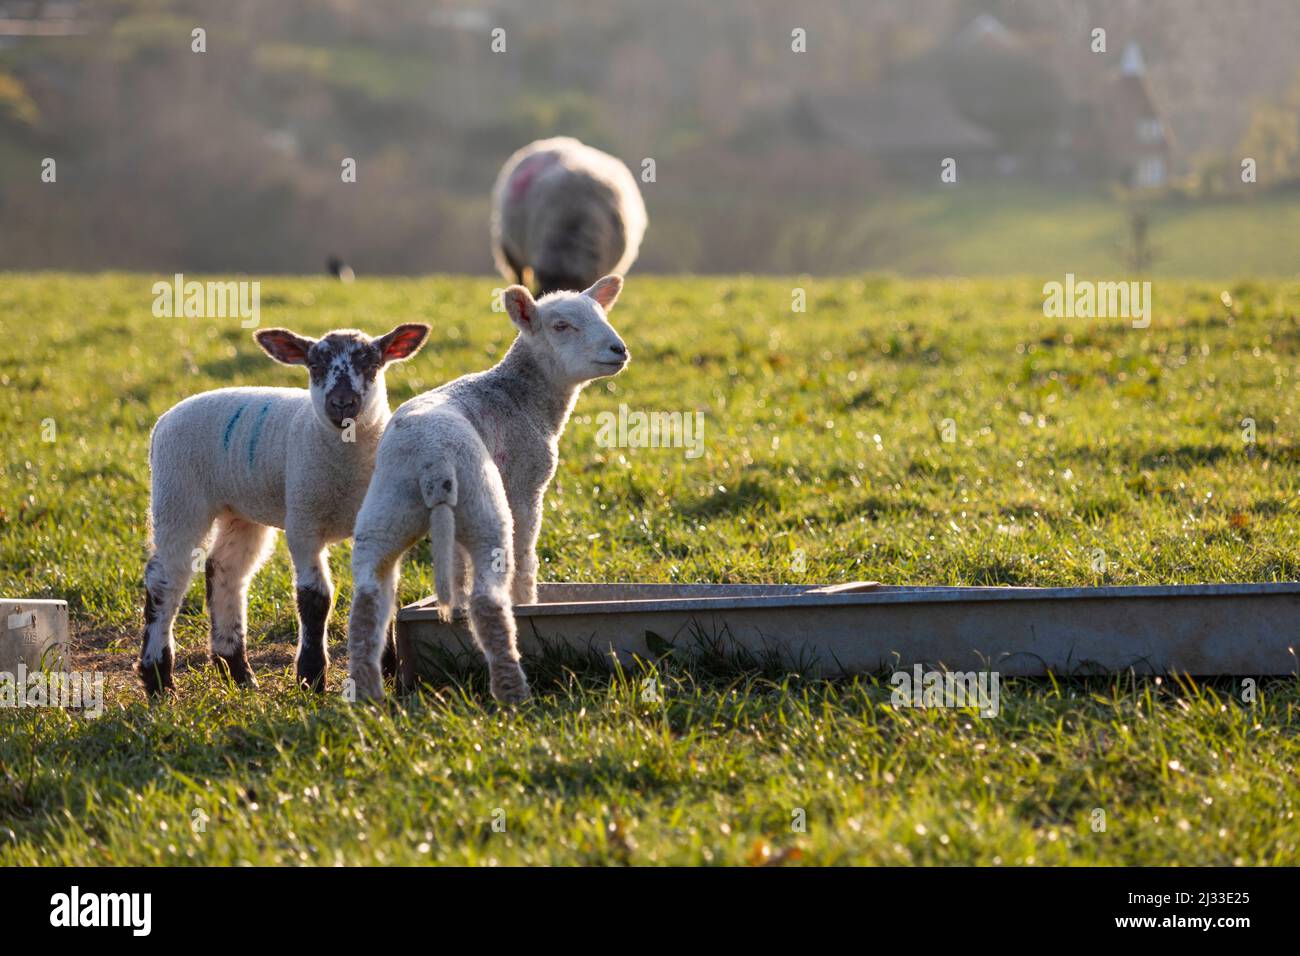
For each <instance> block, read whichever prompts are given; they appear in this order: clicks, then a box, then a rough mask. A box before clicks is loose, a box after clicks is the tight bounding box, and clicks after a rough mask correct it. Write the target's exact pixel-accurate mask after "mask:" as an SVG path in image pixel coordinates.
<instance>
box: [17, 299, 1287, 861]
mask: <svg viewBox="0 0 1300 956" xmlns="http://www.w3.org/2000/svg"><path fill="white" fill-rule="evenodd" d="M156 278H158V277H154V276H137V275H110V276H100V277H72V276H64V275H58V274H44V275H6V276H3V277H0V387H3V397H4V409H5V413H4V415H3V416H2V417H0V438H2V439H3V441H4V447H5V457H4V481H3V486H2V487H0V594H4V595H5V596H18V595H23V596H29V597H37V596H44V597H63V598H66V599H67V600H68V602H69V606H70V608H71V611H72V616H73V622H74V629H75V630H76V632H77V640H76V644H77V647H76V656H75V658H74V664H77V665H78V666H80V667H81V668H83V669H85V668H95V669H98V670H103V671H106V672H107V673H108V674H109V677H110V680H109V694H108V700H109V708H108V712H107V713H105V714H104V715H103V716H101V717H99V718H98V719H95V720H87V719H85V718H83V717H80V716H73V715H70V714H67V713H65V712H61V711H51V710H45V709H41V710H35V709H21V710H0V863H6V864H35V863H46V864H48V863H77V864H80V863H89V864H150V863H174V862H181V863H183V862H194V863H236V862H252V863H335V862H346V863H414V862H450V863H471V864H481V863H493V862H495V863H502V864H513V863H525V862H547V863H634V864H637V863H720V864H746V863H749V864H759V863H802V864H827V863H917V862H920V863H1001V864H1008V865H1011V864H1019V863H1030V862H1032V863H1043V864H1055V863H1107V864H1138V863H1149V864H1162V863H1175V862H1178V863H1184V864H1210V863H1226V864H1233V863H1242V864H1255V863H1284V862H1293V861H1294V859H1295V857H1296V853H1297V844H1300V821H1298V820H1297V819H1296V812H1297V803H1300V778H1297V775H1296V773H1295V767H1296V764H1297V759H1298V758H1300V739H1298V733H1297V732H1298V731H1300V685H1297V683H1296V682H1295V681H1294V680H1284V681H1270V682H1264V683H1262V684H1261V685H1260V687H1259V693H1258V696H1257V698H1256V699H1255V700H1253V701H1247V700H1243V698H1242V688H1241V687H1240V686H1239V684H1238V683H1237V682H1234V681H1231V680H1221V681H1217V682H1212V683H1210V684H1193V683H1191V682H1190V681H1177V680H1173V681H1171V680H1168V679H1166V680H1164V681H1158V680H1148V679H1139V678H1132V677H1126V678H1116V679H1114V680H1097V679H1093V680H1089V681H1081V680H1064V679H1063V680H1058V681H1047V680H1041V681H1032V680H1014V681H1010V680H1008V681H1004V682H1003V686H1002V711H1001V714H1000V715H999V716H998V717H997V718H995V719H981V718H980V717H978V716H977V715H976V713H975V712H974V710H973V709H971V710H955V709H930V710H922V709H904V710H896V709H894V708H893V707H892V706H891V705H890V702H889V690H890V688H889V686H888V683H887V680H886V679H885V678H874V679H873V678H861V679H858V680H855V681H837V682H823V681H813V680H810V679H807V678H803V677H801V676H800V675H798V674H783V673H779V672H772V671H770V670H769V671H764V672H745V671H744V670H743V669H741V668H739V667H733V668H727V667H725V666H724V667H714V668H711V669H710V670H709V671H708V672H707V673H705V672H702V671H700V670H695V671H691V670H690V669H688V668H686V667H684V666H683V665H682V664H681V663H680V662H674V661H672V660H671V659H669V660H667V661H663V662H659V663H658V664H650V663H647V664H645V665H644V668H645V669H646V670H647V671H649V670H657V672H658V676H659V677H660V679H661V681H662V684H663V687H664V690H665V693H664V698H663V700H662V702H659V703H653V702H645V701H643V700H642V699H641V695H640V693H639V691H640V687H641V681H642V678H644V676H646V675H645V674H644V673H639V672H635V673H634V672H625V673H623V674H620V675H615V676H613V677H610V676H608V675H605V674H604V673H602V672H595V671H592V670H591V669H585V668H581V667H578V668H575V669H567V668H566V667H565V666H564V662H563V661H559V660H553V659H541V660H530V661H526V662H525V663H526V667H528V668H529V669H530V673H532V674H533V675H534V677H535V689H536V691H537V692H538V693H537V696H536V698H535V699H534V700H533V701H532V702H530V703H529V704H527V705H526V706H524V707H522V708H520V709H518V710H514V711H509V710H502V709H501V708H498V707H497V706H496V705H494V704H493V703H492V702H491V700H490V698H488V697H487V695H486V690H485V686H484V685H485V683H486V680H485V675H484V674H482V673H480V672H478V671H471V672H469V673H467V674H466V675H465V679H464V680H463V681H461V682H458V683H456V684H449V685H448V686H446V687H443V688H440V689H438V690H436V691H432V692H429V693H426V694H425V695H423V696H422V697H419V698H410V699H406V700H402V701H398V702H394V703H391V704H390V705H388V706H385V707H382V708H368V707H357V706H352V705H349V704H347V703H346V702H345V701H343V700H342V699H341V697H340V696H339V695H337V694H331V695H330V696H329V697H328V698H326V699H323V700H321V699H314V698H311V697H308V696H306V695H303V694H301V693H300V692H298V691H296V690H294V689H292V688H291V686H290V685H291V682H290V680H289V669H291V666H292V665H291V657H292V642H293V640H294V632H295V625H294V620H293V602H292V590H291V585H290V571H289V564H288V558H287V554H286V553H285V550H284V547H283V544H282V543H280V544H279V545H277V551H276V554H275V556H274V558H273V560H272V561H271V562H270V564H269V565H268V566H267V567H266V568H265V569H264V570H263V571H262V573H261V574H260V575H259V577H258V579H257V580H256V582H255V583H254V586H253V593H252V598H251V602H250V611H249V615H250V641H251V644H252V654H251V656H252V658H253V661H254V665H255V667H256V668H257V670H258V673H259V679H260V680H261V682H262V688H261V690H260V691H257V692H252V693H243V692H237V691H233V690H230V689H227V688H226V687H224V686H223V685H222V684H220V683H219V682H218V681H217V680H216V679H215V677H214V675H213V673H212V671H211V670H210V669H208V668H207V667H206V666H205V665H204V663H203V661H204V659H205V653H204V652H205V645H206V639H207V624H206V617H205V615H204V612H203V607H202V584H201V583H199V582H196V584H195V585H194V587H193V589H192V591H191V594H190V598H189V600H188V602H187V604H186V606H185V607H184V609H183V610H182V614H181V618H180V619H179V621H178V625H177V637H178V642H179V644H180V647H181V654H180V661H181V664H182V670H181V672H180V674H179V675H178V686H179V690H180V694H179V698H178V699H177V700H176V701H173V702H168V703H165V704H162V705H160V706H157V707H153V708H150V707H149V706H147V705H146V703H145V701H144V698H143V695H142V693H141V692H140V691H139V689H138V688H137V687H136V685H135V683H134V680H133V678H132V677H131V675H130V673H129V670H128V668H129V665H130V662H131V660H132V658H133V655H134V653H135V652H136V649H137V629H138V627H139V619H140V601H141V589H140V580H141V571H142V565H143V561H144V558H145V554H146V551H145V548H146V508H147V499H148V469H147V465H146V448H147V443H148V434H149V429H150V427H151V425H152V424H153V422H154V420H155V419H156V417H157V416H158V415H159V414H160V413H161V412H163V411H164V410H165V409H167V408H168V407H169V406H170V405H171V404H173V403H174V402H176V401H178V400H179V399H181V398H183V397H185V396H187V395H189V394H192V393H194V392H196V391H200V390H203V389H207V388H213V387H218V386H224V385H231V384H240V383H243V384H252V383H257V384H281V385H283V384H301V382H300V376H299V375H298V374H297V371H298V370H294V369H287V368H284V367H281V366H277V365H275V364H273V363H272V362H271V361H270V360H269V359H268V358H266V357H265V356H264V355H263V354H262V353H261V352H260V350H259V349H257V347H256V346H255V344H254V343H253V341H252V339H251V337H250V333H249V330H246V329H241V328H240V327H239V323H238V320H236V319H213V320H208V319H156V318H154V317H153V316H152V314H151V305H152V301H153V295H152V292H151V286H152V284H153V282H154V281H155V279H156ZM191 278H192V277H191ZM1060 278H1061V276H1060V275H1049V276H1045V277H1041V278H1035V279H1028V278H1025V279H1007V280H978V281H958V280H952V281H939V280H934V281H912V280H895V279H889V278H879V277H861V278H844V279H834V280H820V279H819V280H811V279H807V280H801V279H791V280H778V279H763V280H757V279H750V278H695V279H680V280H679V279H668V278H656V277H637V276H635V275H634V276H633V277H632V279H631V280H630V281H629V283H628V287H627V289H626V291H625V292H624V296H623V299H622V300H621V302H620V303H619V305H618V307H617V308H616V309H615V311H614V313H613V314H612V317H611V318H612V320H613V322H614V324H615V326H616V327H617V328H618V329H619V330H620V332H621V333H622V334H623V336H624V338H625V339H626V340H627V342H628V344H629V346H630V347H631V349H632V352H633V362H632V365H631V367H630V368H629V369H628V371H627V372H625V373H624V374H622V375H621V376H619V377H617V378H615V379H612V380H609V381H606V382H602V383H599V384H597V385H595V386H593V387H592V388H590V389H588V390H587V392H586V393H584V395H583V397H582V398H581V400H580V401H579V404H578V409H577V412H576V414H575V417H574V419H573V420H572V421H571V423H570V425H569V429H568V431H567V433H566V434H565V436H564V439H563V441H562V443H561V448H562V456H563V460H562V463H561V467H560V471H559V474H558V476H557V478H556V481H555V483H554V484H553V486H552V488H551V490H550V492H549V495H548V505H547V514H546V520H545V523H544V525H543V529H542V537H541V544H540V551H541V557H542V560H543V572H542V578H543V580H578V581H593V580H618V579H622V580H644V581H681V582H695V581H731V582H741V581H784V582H797V581H808V582H836V581H846V580H854V579H862V578H871V579H876V580H881V581H887V582H896V583H913V584H921V583H930V584H982V585H989V584H1034V585H1066V584H1100V583H1110V584H1121V583H1132V584H1137V583H1179V582H1196V581H1274V580H1289V579H1295V578H1297V577H1298V576H1300V574H1298V570H1300V569H1298V568H1297V555H1298V554H1300V550H1298V545H1300V540H1298V539H1300V526H1298V522H1297V521H1296V512H1297V510H1298V508H1300V505H1298V503H1297V497H1296V490H1297V487H1296V486H1297V481H1298V480H1300V446H1298V444H1297V416H1296V405H1297V398H1298V393H1297V385H1298V382H1300V379H1298V378H1297V376H1298V375H1300V309H1298V305H1297V303H1298V299H1297V296H1296V290H1295V287H1294V285H1290V286H1288V285H1287V284H1284V283H1280V282H1274V281H1262V280H1261V281H1243V282H1231V283H1208V282H1202V283H1197V282H1183V281H1175V280H1159V279H1158V280H1156V281H1155V283H1154V285H1153V297H1154V320H1153V322H1152V325H1151V327H1150V328H1149V329H1145V330H1137V329H1133V328H1131V327H1129V326H1128V325H1127V324H1126V323H1124V322H1121V321H1118V320H1108V321H1101V320H1083V319H1076V320H1061V321H1057V320H1049V319H1046V318H1044V316H1043V312H1042V292H1041V289H1042V284H1043V282H1044V281H1046V280H1047V279H1057V280H1059V279H1060ZM495 284H496V283H494V282H492V281H491V280H489V279H486V278H484V279H478V278H474V279H457V278H440V279H424V280H393V281H361V282H358V283H356V284H355V285H352V286H343V285H340V284H337V283H333V282H326V281H324V280H317V279H301V278H293V279H290V278H278V277H269V278H264V279H263V280H262V316H261V322H262V325H264V326H267V325H288V326H290V327H292V328H294V329H297V330H300V331H303V332H307V333H320V332H323V331H324V330H326V329H328V328H331V327H338V326H357V327H360V328H363V329H365V330H367V331H370V332H374V333H378V332H380V331H383V330H386V329H387V328H389V327H391V325H393V324H394V323H396V322H398V321H403V320H424V321H428V322H430V323H432V325H433V326H434V329H433V333H432V336H431V338H430V342H429V344H428V345H427V346H426V348H425V350H424V352H423V353H422V354H421V355H420V356H419V357H418V358H417V359H416V360H414V361H413V362H411V363H408V364H407V365H405V366H401V367H398V368H396V369H394V370H393V371H392V373H391V374H390V376H389V389H390V397H391V399H392V404H393V405H394V406H396V405H397V404H398V403H399V402H401V401H403V400H405V399H406V398H408V397H409V396H411V395H412V394H414V393H415V392H417V391H418V390H420V389H422V388H427V387H431V386H433V385H436V384H439V383H441V382H443V381H445V380H447V379H449V378H452V377H454V376H456V375H459V374H461V373H464V372H467V371H472V370H476V369H480V368H483V367H485V366H486V365H488V364H490V363H491V362H493V361H494V360H495V359H496V358H497V357H498V356H499V355H500V354H501V353H502V352H503V350H504V349H505V347H506V345H507V344H508V342H509V339H510V337H511V334H512V333H511V327H510V325H509V322H508V320H507V318H506V317H505V316H504V315H503V314H499V313H495V312H493V311H491V309H490V303H491V292H492V288H493V286H494V285H495ZM796 286H798V287H801V288H803V289H805V290H806V293H807V311H806V312H805V313H793V312H792V311H791V301H792V289H793V288H794V287H796ZM301 378H304V379H305V376H301ZM620 403H626V404H627V405H628V406H629V407H630V408H632V409H642V410H647V411H654V410H661V411H683V412H687V411H695V410H697V409H698V410H701V411H703V412H704V414H705V423H706V432H705V449H706V451H705V454H704V456H703V457H701V458H699V459H696V460H689V459H687V458H686V456H685V455H684V453H683V450H681V449H607V448H601V447H598V445H597V442H596V433H597V423H596V420H595V416H596V414H597V413H599V412H601V411H614V410H617V408H618V406H619V404H620ZM1247 420H1249V422H1247ZM1252 423H1253V424H1252ZM949 437H951V438H953V439H954V440H953V441H945V440H944V439H945V438H949ZM51 438H52V439H53V440H47V439H51ZM1099 555H1100V562H1098V560H1097V559H1098V556H1099ZM332 564H333V568H334V572H335V579H336V584H337V585H338V591H339V594H338V605H337V607H336V611H335V616H334V619H333V622H332V626H331V644H332V650H333V653H334V655H335V663H336V667H335V669H334V671H333V672H332V675H331V677H332V685H334V686H335V687H337V685H338V684H339V682H340V680H341V678H342V676H343V671H344V669H345V659H344V657H343V640H344V624H345V620H346V612H347V604H348V600H349V597H350V591H351V587H350V579H349V574H348V565H347V548H346V547H345V546H344V547H339V548H337V549H336V551H335V554H334V557H333V561H332ZM1096 567H1101V568H1102V570H1100V571H1098V570H1095V568H1096ZM796 569H799V570H796ZM431 590H432V581H431V574H430V569H429V565H428V560H427V550H425V549H417V551H415V552H413V553H412V555H411V558H410V560H409V561H408V562H407V564H406V565H405V567H404V571H403V578H402V597H403V599H405V600H410V599H414V598H417V597H421V596H424V595H426V594H427V593H429V592H430V591H431ZM1225 639H1230V635H1226V636H1225ZM340 665H343V666H340ZM1098 810H1100V811H1102V812H1103V814H1104V820H1105V829H1104V830H1098V829H1097V828H1096V822H1097V821H1098V820H1099V819H1101V818H1100V817H1099V816H1098V815H1097V812H1096V811H1098ZM798 811H802V812H803V814H802V816H803V818H804V819H806V826H805V827H803V828H802V830H800V829H797V828H795V827H793V826H792V823H793V822H794V821H795V820H797V819H798V818H799V816H800V815H799V813H798ZM494 824H495V826H494Z"/></svg>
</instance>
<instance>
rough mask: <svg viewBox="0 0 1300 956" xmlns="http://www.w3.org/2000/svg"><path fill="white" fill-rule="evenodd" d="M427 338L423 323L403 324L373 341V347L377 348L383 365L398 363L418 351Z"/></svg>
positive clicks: (425, 327) (427, 329) (427, 333)
mask: <svg viewBox="0 0 1300 956" xmlns="http://www.w3.org/2000/svg"><path fill="white" fill-rule="evenodd" d="M428 337H429V326H427V325H425V324H424V323H423V322H404V323H402V324H401V325H399V326H398V327H397V328H395V329H393V331H391V332H389V333H388V334H387V335H381V336H380V337H379V338H377V339H375V345H377V346H378V347H379V354H380V355H381V356H383V359H384V362H385V364H386V363H388V362H400V361H402V360H403V359H409V358H410V357H411V356H412V355H414V354H415V353H416V352H418V351H420V347H421V346H422V345H424V340H425V339H427V338H428Z"/></svg>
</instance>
